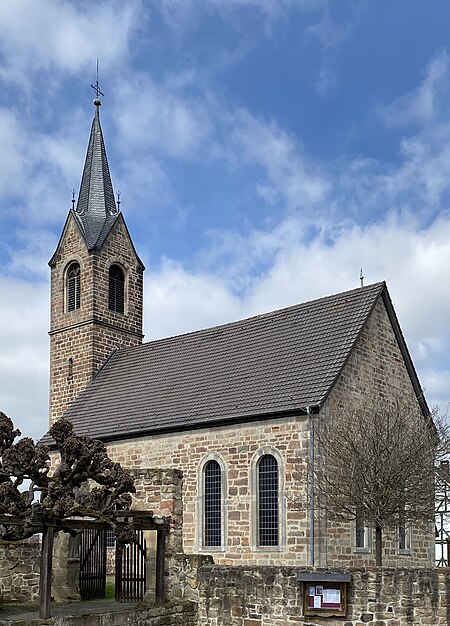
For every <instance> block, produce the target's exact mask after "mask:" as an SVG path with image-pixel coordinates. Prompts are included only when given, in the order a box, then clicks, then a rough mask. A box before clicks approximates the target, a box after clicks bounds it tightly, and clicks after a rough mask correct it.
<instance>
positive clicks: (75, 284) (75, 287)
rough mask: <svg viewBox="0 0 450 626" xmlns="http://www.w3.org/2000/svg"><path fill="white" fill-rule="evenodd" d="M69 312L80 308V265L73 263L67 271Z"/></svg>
mask: <svg viewBox="0 0 450 626" xmlns="http://www.w3.org/2000/svg"><path fill="white" fill-rule="evenodd" d="M66 287H67V288H66V293H67V310H68V311H75V309H79V308H80V264H79V263H72V264H71V265H69V267H68V269H67V285H66Z"/></svg>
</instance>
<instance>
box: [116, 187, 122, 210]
mask: <svg viewBox="0 0 450 626" xmlns="http://www.w3.org/2000/svg"><path fill="white" fill-rule="evenodd" d="M120 203H121V200H120V191H117V210H118V211H120Z"/></svg>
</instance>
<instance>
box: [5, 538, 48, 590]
mask: <svg viewBox="0 0 450 626" xmlns="http://www.w3.org/2000/svg"><path fill="white" fill-rule="evenodd" d="M40 561H41V545H40V544H39V543H32V542H19V541H18V542H14V543H13V542H11V543H2V544H0V594H2V595H3V599H4V601H10V600H14V601H15V600H19V601H22V602H32V601H34V600H36V599H37V598H38V597H39V566H40Z"/></svg>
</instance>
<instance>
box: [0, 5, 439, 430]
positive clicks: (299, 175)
mask: <svg viewBox="0 0 450 626" xmlns="http://www.w3.org/2000/svg"><path fill="white" fill-rule="evenodd" d="M449 23H450V4H449V3H448V2H447V0H433V2H432V3H430V2H423V0H377V1H376V2H375V1H368V0H339V1H337V0H147V1H145V0H125V1H124V0H120V1H115V0H109V1H107V2H105V1H103V2H102V1H101V0H96V1H95V2H94V1H91V0H77V1H76V2H75V1H73V2H69V1H63V0H4V1H2V2H0V32H1V33H2V36H1V38H0V146H1V147H2V149H1V151H0V410H2V411H4V412H5V413H6V414H8V415H9V416H10V417H11V418H12V419H13V420H14V422H15V423H16V425H17V426H18V427H19V428H20V429H21V430H22V433H23V434H24V435H27V436H32V437H35V438H36V437H39V436H41V435H42V434H43V433H44V432H45V431H46V429H47V419H48V417H47V416H48V376H49V339H48V334H47V333H48V328H49V267H48V265H47V263H48V260H49V259H50V257H51V256H52V254H53V252H54V250H55V248H56V245H57V242H58V239H59V236H60V234H61V231H62V227H63V224H64V220H65V218H66V216H67V213H68V211H69V209H70V207H71V198H72V189H74V190H75V193H76V194H77V193H78V190H79V185H80V180H81V173H82V169H83V164H84V158H85V154H86V148H87V142H88V137H89V132H90V125H91V121H92V117H93V115H94V107H93V105H92V99H93V97H94V93H93V90H92V89H91V84H93V83H95V80H96V59H99V83H100V88H101V90H102V92H103V93H104V97H102V107H101V120H102V127H103V133H104V138H105V143H106V149H107V154H108V160H109V165H110V170H111V176H112V181H113V186H114V189H115V192H117V191H120V195H121V210H122V211H123V214H124V216H125V219H126V222H127V225H128V228H129V230H130V232H131V235H132V238H133V241H134V243H135V246H136V249H137V251H138V253H139V255H140V257H141V259H142V260H143V262H144V264H145V265H146V267H147V270H146V272H145V311H144V332H145V339H146V340H150V339H154V338H159V337H164V336H169V335H175V334H179V333H182V332H186V331H190V330H196V329H200V328H205V327H208V326H213V325H216V324H220V323H225V322H229V321H232V320H236V319H240V318H243V317H248V316H251V315H255V314H258V313H262V312H266V311H270V310H274V309H277V308H282V307H285V306H288V305H291V304H295V303H298V302H303V301H306V300H310V299H314V298H317V297H321V296H326V295H329V294H332V293H337V292H340V291H345V290H348V289H352V288H355V287H358V286H359V284H360V281H359V275H360V269H361V268H363V274H364V283H365V284H370V283H373V282H377V281H382V280H385V281H386V282H387V285H388V289H389V292H390V294H391V297H392V300H393V303H394V306H395V309H396V311H397V315H398V317H399V321H400V325H401V327H402V330H403V333H404V335H405V338H406V341H407V344H408V347H409V350H410V352H411V355H412V358H413V361H414V363H415V366H416V369H417V372H418V375H419V379H420V382H421V385H422V387H423V388H424V390H425V395H426V398H427V400H428V403H429V405H430V406H431V407H435V406H437V407H439V409H440V412H441V413H446V412H447V410H448V407H449V402H450V280H449V274H450V30H449V28H448V24H449Z"/></svg>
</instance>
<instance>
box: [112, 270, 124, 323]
mask: <svg viewBox="0 0 450 626" xmlns="http://www.w3.org/2000/svg"><path fill="white" fill-rule="evenodd" d="M108 306H109V309H110V311H116V313H124V311H125V276H124V273H123V272H122V270H121V269H120V267H118V266H117V265H111V267H110V268H109V304H108Z"/></svg>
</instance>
